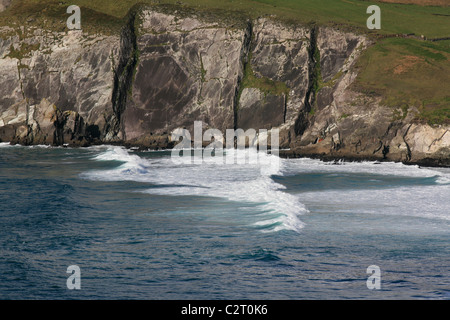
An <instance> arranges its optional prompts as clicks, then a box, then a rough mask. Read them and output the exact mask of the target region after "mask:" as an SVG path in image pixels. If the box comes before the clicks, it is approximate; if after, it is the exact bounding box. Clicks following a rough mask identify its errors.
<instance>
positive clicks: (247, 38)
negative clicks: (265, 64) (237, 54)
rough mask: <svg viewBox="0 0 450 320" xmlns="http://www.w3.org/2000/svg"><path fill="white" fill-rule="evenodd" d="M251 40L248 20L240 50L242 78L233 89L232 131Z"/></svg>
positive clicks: (236, 117)
mask: <svg viewBox="0 0 450 320" xmlns="http://www.w3.org/2000/svg"><path fill="white" fill-rule="evenodd" d="M252 38H253V25H252V22H251V21H250V20H249V21H248V22H247V27H246V29H245V33H244V41H243V44H242V49H241V58H240V59H241V62H242V63H241V67H242V77H238V80H237V84H236V88H235V92H234V99H233V128H234V130H236V129H237V127H238V110H239V100H240V97H241V93H242V90H243V88H242V80H243V78H244V76H245V74H244V72H245V68H246V66H247V63H251V61H249V52H250V50H251V49H250V47H251V44H252Z"/></svg>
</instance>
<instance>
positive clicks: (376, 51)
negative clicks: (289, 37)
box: [0, 0, 450, 123]
mask: <svg viewBox="0 0 450 320" xmlns="http://www.w3.org/2000/svg"><path fill="white" fill-rule="evenodd" d="M13 3H14V4H13V5H12V6H11V7H10V8H8V9H7V10H6V11H5V12H3V13H1V14H0V25H11V26H15V27H19V26H21V25H24V26H33V25H34V26H40V27H44V26H45V27H46V28H49V29H52V30H57V31H65V30H66V25H65V22H66V18H67V17H68V15H67V14H66V12H65V11H66V8H67V7H68V6H69V5H72V4H76V5H79V6H80V7H81V8H82V27H83V30H84V31H86V32H89V33H96V32H99V33H106V34H111V33H113V34H118V33H119V32H120V28H121V26H122V25H123V22H124V19H125V16H126V14H127V12H128V11H129V10H130V8H132V7H133V6H134V5H136V4H137V3H147V4H152V3H155V1H150V0H121V1H114V0H70V1H62V0H13ZM158 3H164V4H181V5H182V6H183V7H185V8H186V9H188V8H189V9H194V10H195V11H197V12H215V14H216V16H221V17H224V18H225V19H230V20H232V19H240V20H242V19H245V18H246V17H248V18H256V17H259V16H263V15H271V16H276V18H277V19H280V20H283V21H285V22H286V23H299V24H310V23H316V24H319V25H330V26H337V27H339V28H341V29H345V30H353V31H355V32H362V33H367V34H369V35H370V36H371V37H372V38H373V39H377V41H376V44H375V45H374V46H372V47H371V48H370V49H369V50H367V51H366V52H365V53H364V54H363V56H362V58H361V59H360V61H359V62H358V68H359V69H360V73H359V76H358V79H357V82H356V87H357V88H358V89H359V90H361V91H364V92H368V93H373V94H378V95H382V96H383V97H385V102H386V104H387V105H391V106H392V107H393V108H400V109H401V110H405V112H407V111H408V109H409V107H410V106H412V105H414V106H416V107H418V108H419V110H421V112H420V114H419V115H417V118H418V119H419V120H423V121H427V122H429V123H450V114H449V105H450V93H449V90H448V89H449V83H450V64H449V58H450V41H439V42H430V41H422V40H415V39H404V38H386V39H382V38H383V37H385V36H392V35H395V34H415V35H417V36H422V35H423V36H425V37H427V38H429V39H431V38H443V37H450V7H436V6H418V5H402V4H391V3H380V2H378V1H364V0H195V1H194V0H182V1H179V0H161V1H158ZM371 4H377V5H378V6H380V8H381V30H376V31H370V30H368V29H367V27H366V20H367V18H368V17H369V15H368V14H367V13H366V9H367V7H368V6H369V5H371ZM231 22H233V21H231ZM405 112H403V114H401V115H400V117H401V116H404V113H405Z"/></svg>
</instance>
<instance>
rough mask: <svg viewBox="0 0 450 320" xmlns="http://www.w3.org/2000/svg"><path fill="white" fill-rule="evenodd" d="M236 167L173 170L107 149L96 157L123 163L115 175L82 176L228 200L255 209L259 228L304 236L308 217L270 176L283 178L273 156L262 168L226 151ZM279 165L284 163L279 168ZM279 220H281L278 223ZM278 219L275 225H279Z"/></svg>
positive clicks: (262, 160) (163, 162) (164, 161)
mask: <svg viewBox="0 0 450 320" xmlns="http://www.w3.org/2000/svg"><path fill="white" fill-rule="evenodd" d="M226 152H231V153H233V155H234V156H236V158H235V159H240V160H241V161H237V163H232V164H223V163H222V164H218V163H217V161H216V160H217V159H211V158H210V159H204V160H205V161H203V162H202V164H201V165H196V164H184V165H182V164H178V165H177V164H174V163H173V162H172V160H171V158H170V156H168V157H161V158H158V159H154V158H153V159H152V158H149V159H146V158H142V157H139V156H138V155H135V154H130V153H129V152H128V151H127V150H126V149H124V148H121V147H108V148H107V149H106V150H105V151H104V152H102V153H100V154H99V155H97V156H96V157H95V158H94V159H95V160H97V161H106V160H114V161H120V162H123V163H122V164H121V165H120V166H118V167H117V168H115V169H112V170H101V171H99V170H96V171H90V172H86V173H84V174H83V175H82V176H83V177H85V178H89V179H95V180H108V181H121V180H131V181H138V182H147V183H152V184H154V185H162V186H163V185H168V186H170V187H160V188H151V189H148V190H146V191H145V192H146V193H151V194H163V195H175V196H179V195H194V196H209V197H219V198H225V199H228V200H230V201H239V202H250V203H256V204H257V205H258V206H259V208H260V211H262V212H265V214H260V215H258V221H257V224H255V225H256V226H260V227H261V226H262V227H265V226H271V225H275V226H274V227H273V228H272V229H270V228H267V229H263V230H266V231H268V230H272V231H278V230H283V229H289V230H295V231H299V230H300V229H301V228H302V227H303V223H302V222H301V221H300V220H299V218H298V216H299V215H301V214H303V213H305V212H307V210H306V208H305V207H304V206H303V204H302V203H300V201H299V199H298V197H296V196H294V195H290V194H288V193H285V192H284V191H283V189H284V186H282V185H280V184H278V183H276V182H274V181H273V180H272V179H271V177H270V176H271V174H278V173H280V170H281V168H279V167H278V166H275V165H273V163H274V162H275V161H279V158H277V157H276V156H274V155H267V154H261V155H259V160H258V162H257V163H249V161H244V160H245V159H244V158H245V157H248V154H247V153H245V151H243V150H227V151H226ZM277 164H279V162H277ZM274 215H275V216H276V217H275V218H274ZM274 219H275V222H276V223H275V222H274Z"/></svg>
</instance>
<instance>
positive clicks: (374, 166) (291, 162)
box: [283, 158, 450, 183]
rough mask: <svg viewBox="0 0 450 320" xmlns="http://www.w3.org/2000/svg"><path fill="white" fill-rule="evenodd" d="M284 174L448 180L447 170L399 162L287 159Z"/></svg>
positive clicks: (445, 181) (449, 170)
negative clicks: (358, 175) (371, 175)
mask: <svg viewBox="0 0 450 320" xmlns="http://www.w3.org/2000/svg"><path fill="white" fill-rule="evenodd" d="M284 168H285V170H284V171H283V173H284V174H286V173H287V174H290V173H308V172H321V173H323V172H333V173H367V174H374V175H389V176H399V177H415V178H429V177H436V179H437V183H447V182H448V181H449V179H450V169H448V168H428V167H427V168H424V167H419V166H417V165H405V164H403V163H400V162H382V163H380V162H337V163H333V162H323V161H320V160H315V159H308V158H302V159H287V160H286V161H285V163H284Z"/></svg>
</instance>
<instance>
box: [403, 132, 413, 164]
mask: <svg viewBox="0 0 450 320" xmlns="http://www.w3.org/2000/svg"><path fill="white" fill-rule="evenodd" d="M411 127H412V124H410V125H409V126H408V129H406V131H405V134H404V135H403V142H405V145H406V152H407V154H406V161H410V160H411V158H412V154H411V148H410V147H409V144H408V142H406V135H407V134H408V132H409V129H410V128H411Z"/></svg>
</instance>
